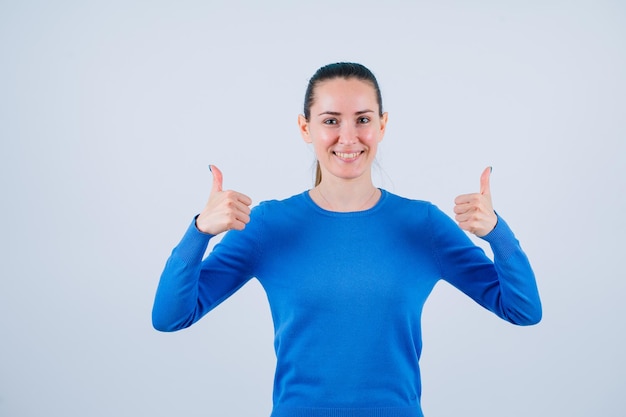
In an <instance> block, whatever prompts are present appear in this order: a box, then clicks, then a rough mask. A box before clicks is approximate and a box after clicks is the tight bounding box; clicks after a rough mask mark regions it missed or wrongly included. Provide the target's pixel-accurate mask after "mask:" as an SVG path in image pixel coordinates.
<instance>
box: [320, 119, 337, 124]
mask: <svg viewBox="0 0 626 417" xmlns="http://www.w3.org/2000/svg"><path fill="white" fill-rule="evenodd" d="M323 123H324V124H325V125H336V124H337V123H338V122H337V119H325V120H324V122H323Z"/></svg>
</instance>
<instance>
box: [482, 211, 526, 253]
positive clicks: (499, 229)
mask: <svg viewBox="0 0 626 417" xmlns="http://www.w3.org/2000/svg"><path fill="white" fill-rule="evenodd" d="M496 215H497V216H498V222H497V223H496V227H494V229H493V230H492V231H491V232H489V233H487V234H486V235H485V236H483V237H482V238H481V239H483V240H485V241H487V242H488V243H489V245H490V246H491V250H492V251H493V254H494V256H495V257H497V258H500V259H508V258H509V257H510V256H511V255H513V254H514V253H515V252H518V251H519V250H520V246H519V241H518V240H517V239H516V237H515V235H514V234H513V231H512V230H511V228H510V227H509V225H508V224H507V222H505V221H504V219H503V218H502V217H500V215H498V214H497V213H496Z"/></svg>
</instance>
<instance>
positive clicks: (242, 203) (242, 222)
mask: <svg viewBox="0 0 626 417" xmlns="http://www.w3.org/2000/svg"><path fill="white" fill-rule="evenodd" d="M209 169H210V170H211V172H212V173H213V188H212V189H211V194H210V195H209V201H207V203H206V206H204V210H202V213H200V215H199V216H198V218H197V219H196V227H197V228H198V230H200V231H201V232H204V233H208V234H211V235H217V234H220V233H222V232H226V231H228V230H231V229H235V230H243V229H244V228H245V227H246V224H247V223H248V222H249V221H250V205H251V204H252V200H251V199H250V197H248V196H247V195H245V194H241V193H238V192H236V191H230V190H228V191H224V190H223V189H222V182H223V177H222V172H221V171H220V170H219V169H218V168H217V167H216V166H215V165H209Z"/></svg>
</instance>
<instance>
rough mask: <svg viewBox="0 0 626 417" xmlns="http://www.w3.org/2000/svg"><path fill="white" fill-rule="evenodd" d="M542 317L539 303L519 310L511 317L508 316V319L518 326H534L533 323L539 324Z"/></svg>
mask: <svg viewBox="0 0 626 417" xmlns="http://www.w3.org/2000/svg"><path fill="white" fill-rule="evenodd" d="M542 317H543V312H542V309H541V305H539V306H537V307H535V308H533V309H530V310H526V311H524V312H519V313H518V314H515V315H514V316H512V317H509V321H510V322H511V323H513V324H516V325H518V326H534V325H535V324H539V322H540V321H541V319H542Z"/></svg>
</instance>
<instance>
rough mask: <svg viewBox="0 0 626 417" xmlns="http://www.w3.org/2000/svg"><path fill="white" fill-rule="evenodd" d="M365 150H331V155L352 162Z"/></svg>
mask: <svg viewBox="0 0 626 417" xmlns="http://www.w3.org/2000/svg"><path fill="white" fill-rule="evenodd" d="M363 152H365V151H349V152H338V151H333V155H335V156H336V157H337V158H339V159H340V160H342V161H344V162H352V161H355V160H357V159H358V158H359V156H361V155H362V154H363Z"/></svg>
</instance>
